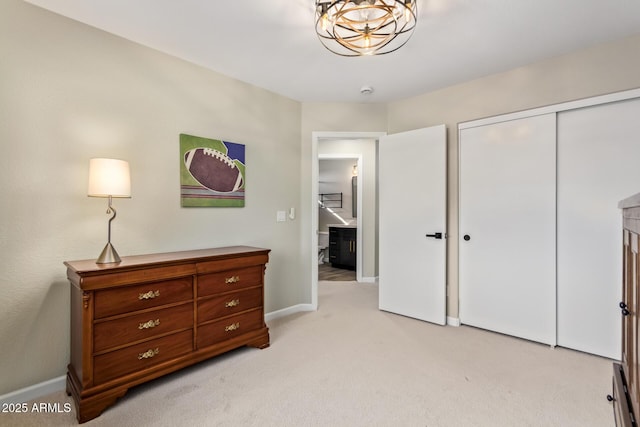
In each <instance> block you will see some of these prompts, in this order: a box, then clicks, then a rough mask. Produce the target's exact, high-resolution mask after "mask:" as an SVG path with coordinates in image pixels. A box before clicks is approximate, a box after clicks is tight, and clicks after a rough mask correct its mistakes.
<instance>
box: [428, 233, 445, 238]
mask: <svg viewBox="0 0 640 427" xmlns="http://www.w3.org/2000/svg"><path fill="white" fill-rule="evenodd" d="M427 237H433V238H434V239H442V233H433V234H427Z"/></svg>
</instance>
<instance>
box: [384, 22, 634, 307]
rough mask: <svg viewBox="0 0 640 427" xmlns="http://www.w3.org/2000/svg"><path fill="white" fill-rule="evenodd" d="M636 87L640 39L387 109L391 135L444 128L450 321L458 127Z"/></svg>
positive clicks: (454, 296)
mask: <svg viewBox="0 0 640 427" xmlns="http://www.w3.org/2000/svg"><path fill="white" fill-rule="evenodd" d="M638 87H640V35H637V36H635V37H630V38H626V39H622V40H619V41H615V42H611V43H607V44H602V45H598V46H594V47H591V48H589V49H585V50H581V51H577V52H574V53H570V54H567V55H564V56H560V57H557V58H553V59H549V60H546V61H542V62H538V63H535V64H531V65H529V66H526V67H521V68H517V69H514V70H511V71H507V72H504V73H500V74H494V75H491V76H487V77H485V78H482V79H478V80H473V81H470V82H466V83H462V84H459V85H456V86H451V87H448V88H445V89H442V90H439V91H435V92H431V93H427V94H424V95H421V96H416V97H414V98H411V99H407V100H402V101H398V102H394V103H391V104H389V105H388V112H389V115H388V120H389V129H388V131H389V133H395V132H401V131H405V130H410V129H416V128H421V127H427V126H432V125H437V124H442V123H444V124H446V125H447V130H448V225H447V228H448V233H449V239H448V254H447V256H448V266H447V276H448V278H447V281H448V286H449V297H448V306H447V315H448V316H451V317H457V316H458V245H457V242H458V134H457V126H458V123H461V122H465V121H469V120H474V119H479V118H483V117H489V116H494V115H498V114H503V113H509V112H514V111H520V110H525V109H530V108H534V107H540V106H545V105H551V104H556V103H560V102H564V101H570V100H575V99H581V98H587V97H591V96H595V95H601V94H606V93H612V92H618V91H622V90H626V89H635V88H638Z"/></svg>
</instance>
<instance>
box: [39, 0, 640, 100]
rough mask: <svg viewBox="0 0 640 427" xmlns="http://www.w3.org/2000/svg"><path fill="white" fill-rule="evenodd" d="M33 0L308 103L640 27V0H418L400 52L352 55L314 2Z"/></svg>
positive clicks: (532, 55)
mask: <svg viewBox="0 0 640 427" xmlns="http://www.w3.org/2000/svg"><path fill="white" fill-rule="evenodd" d="M26 1H28V2H29V3H33V4H36V5H39V6H42V7H44V8H46V9H49V10H51V11H54V12H56V13H59V14H61V15H65V16H68V17H70V18H73V19H75V20H78V21H81V22H84V23H87V24H89V25H92V26H94V27H97V28H101V29H103V30H105V31H108V32H110V33H113V34H117V35H119V36H121V37H124V38H126V39H130V40H133V41H135V42H138V43H140V44H142V45H146V46H149V47H152V48H154V49H157V50H159V51H162V52H166V53H168V54H171V55H174V56H177V57H180V58H183V59H185V60H187V61H191V62H193V63H196V64H199V65H201V66H204V67H207V68H210V69H212V70H215V71H217V72H219V73H222V74H225V75H228V76H231V77H234V78H236V79H239V80H242V81H245V82H248V83H251V84H253V85H256V86H259V87H262V88H265V89H268V90H270V91H273V92H276V93H278V94H281V95H284V96H287V97H289V98H292V99H295V100H298V101H303V102H315V101H319V102H388V101H394V100H398V99H404V98H408V97H411V96H413V95H417V94H421V93H426V92H429V91H432V90H435V89H439V88H442V87H446V86H449V85H453V84H456V83H460V82H463V81H468V80H471V79H474V78H478V77H481V76H485V75H488V74H492V73H496V72H500V71H505V70H508V69H512V68H515V67H518V66H522V65H525V64H529V63H532V62H535V61H539V60H541V59H544V58H549V57H553V56H557V55H561V54H564V53H567V52H570V51H573V50H576V49H580V48H583V47H587V46H591V45H594V44H598V43H602V42H606V41H610V40H615V39H619V38H622V37H625V36H629V35H633V34H640V0H418V13H419V19H418V25H417V26H416V30H415V32H414V34H413V36H412V38H411V39H410V40H409V42H408V43H407V44H406V45H405V46H403V47H402V48H401V49H400V50H398V51H396V52H393V53H391V54H388V55H382V56H375V57H356V58H344V57H340V56H337V55H335V54H333V53H331V52H329V51H328V50H326V49H325V48H324V47H323V46H322V45H321V43H320V42H319V40H318V39H317V36H316V34H315V31H314V23H313V20H314V16H313V5H314V0H244V1H238V0H227V1H223V0H26ZM365 85H366V86H371V87H373V88H374V92H373V93H372V94H370V95H362V94H361V93H360V88H361V87H362V86H365Z"/></svg>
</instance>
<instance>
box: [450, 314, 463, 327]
mask: <svg viewBox="0 0 640 427" xmlns="http://www.w3.org/2000/svg"><path fill="white" fill-rule="evenodd" d="M447 325H449V326H460V318H458V317H449V316H447Z"/></svg>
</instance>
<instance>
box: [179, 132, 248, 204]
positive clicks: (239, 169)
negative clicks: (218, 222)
mask: <svg viewBox="0 0 640 427" xmlns="http://www.w3.org/2000/svg"><path fill="white" fill-rule="evenodd" d="M245 183H246V181H245V146H244V144H236V143H234V142H228V141H221V140H219V139H209V138H202V137H199V136H193V135H186V134H180V200H181V206H183V207H244V194H245Z"/></svg>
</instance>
